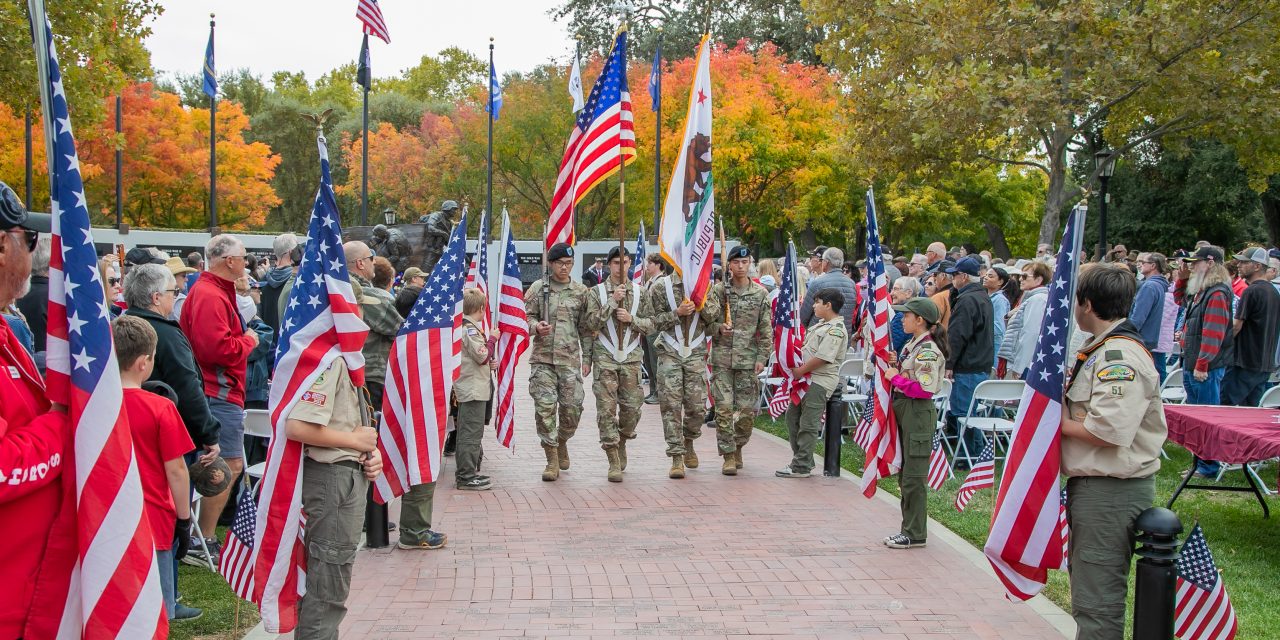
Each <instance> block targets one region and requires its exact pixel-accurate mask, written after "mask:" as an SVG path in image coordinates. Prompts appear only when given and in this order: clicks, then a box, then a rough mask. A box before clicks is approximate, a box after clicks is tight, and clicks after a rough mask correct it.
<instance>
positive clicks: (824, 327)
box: [800, 314, 849, 394]
mask: <svg viewBox="0 0 1280 640" xmlns="http://www.w3.org/2000/svg"><path fill="white" fill-rule="evenodd" d="M846 331H847V330H846V329H845V327H844V318H843V317H841V316H840V315H839V314H836V316H835V317H834V318H832V319H830V320H822V321H819V322H818V323H817V324H815V325H813V326H812V327H809V332H808V333H806V334H805V336H804V347H803V348H801V350H800V353H801V355H802V356H803V357H804V361H805V362H808V361H809V359H810V358H821V359H822V360H823V362H825V364H823V365H822V366H819V367H818V368H817V369H815V370H814V371H813V373H811V374H809V384H811V385H819V386H821V387H822V388H823V389H824V390H825V391H826V393H828V394H830V393H832V392H834V391H835V390H836V389H837V388H839V386H840V363H841V362H844V354H845V351H847V350H848V349H849V334H848V333H846Z"/></svg>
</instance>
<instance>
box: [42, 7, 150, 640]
mask: <svg viewBox="0 0 1280 640" xmlns="http://www.w3.org/2000/svg"><path fill="white" fill-rule="evenodd" d="M31 21H32V35H33V39H34V45H35V50H36V57H37V58H39V59H40V60H41V62H43V63H44V64H42V65H41V66H45V65H47V69H41V72H42V73H41V74H40V83H41V87H40V93H41V97H42V101H41V102H42V104H43V107H44V122H45V128H44V130H45V132H46V134H45V136H46V140H47V141H48V145H49V146H48V148H49V151H50V154H49V158H50V160H49V193H50V194H51V197H50V200H51V202H50V210H51V211H52V212H53V245H52V246H53V249H52V251H51V255H50V258H49V321H48V331H49V339H48V367H49V368H48V374H47V376H46V381H47V391H48V396H49V400H50V401H51V402H55V403H58V404H63V405H66V407H67V416H68V417H69V418H70V421H71V425H72V429H73V430H74V436H73V443H72V446H71V447H68V448H67V449H66V450H65V451H64V453H63V458H62V476H61V482H62V491H63V499H64V500H65V501H66V504H67V505H68V508H67V510H65V511H63V513H62V514H61V515H59V517H58V521H59V523H61V524H65V525H67V526H68V527H69V530H64V529H58V530H56V535H57V536H59V537H70V538H71V541H67V544H68V546H71V547H75V548H78V551H79V554H78V556H77V557H76V558H75V566H74V567H71V566H68V567H65V568H66V569H67V570H68V571H67V572H66V573H65V574H64V573H62V572H58V573H57V575H64V576H66V577H68V578H69V582H60V583H59V584H56V585H54V584H51V585H49V588H50V589H51V591H50V592H49V593H48V594H47V595H51V596H52V595H54V594H55V593H56V594H57V595H58V596H59V597H58V599H56V600H55V599H50V600H49V601H48V603H47V604H52V603H54V602H59V601H60V602H61V603H62V606H63V613H62V617H61V622H60V625H61V628H59V629H58V630H57V637H60V638H61V637H81V635H83V636H84V637H89V638H106V637H110V638H116V637H122V638H151V637H154V638H164V637H165V636H166V635H168V631H169V623H168V620H167V619H166V618H165V612H164V601H163V598H162V596H161V593H160V574H159V573H157V567H156V566H155V562H154V560H155V539H154V538H153V537H152V532H151V527H150V526H149V524H148V522H147V519H146V517H144V510H145V505H144V504H143V498H142V481H141V479H140V478H139V476H138V465H137V463H136V462H135V460H134V456H133V437H132V435H131V433H130V431H129V419H128V416H127V414H126V413H125V412H124V407H123V400H124V392H123V390H122V389H121V386H120V369H119V366H118V365H117V361H116V353H115V348H114V346H113V343H112V340H111V321H110V316H109V315H108V313H107V304H108V301H107V300H106V296H105V294H104V293H103V290H102V279H101V277H100V276H99V274H98V256H97V254H96V252H95V251H94V245H93V234H92V231H91V230H90V227H89V207H88V203H87V202H86V200H85V194H84V183H83V177H82V176H81V175H80V157H79V155H78V154H77V153H76V141H75V137H74V136H73V134H72V132H71V117H70V115H69V114H68V112H67V96H66V93H65V92H64V91H63V86H62V72H61V70H60V69H59V67H58V56H57V53H56V52H55V51H54V47H53V28H52V26H51V25H50V24H49V22H48V20H47V18H46V17H45V16H44V15H39V14H38V12H37V14H36V15H32V16H31ZM50 137H51V138H52V139H51V140H50V139H49V138H50ZM73 500H74V502H72V501H73ZM71 505H74V515H73V514H72V513H71V511H72V507H71ZM159 533H160V534H161V535H169V532H168V531H161V532H159ZM99 534H102V535H99ZM77 540H78V542H75V541H77ZM164 570H166V571H167V570H169V568H167V567H166V568H164ZM60 579H61V578H60ZM46 634H47V635H46ZM53 635H54V632H53V631H52V630H42V631H39V632H37V631H36V630H32V629H28V637H38V636H46V637H52V636H53Z"/></svg>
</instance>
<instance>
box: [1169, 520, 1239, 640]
mask: <svg viewBox="0 0 1280 640" xmlns="http://www.w3.org/2000/svg"><path fill="white" fill-rule="evenodd" d="M1177 568H1178V592H1177V595H1176V596H1174V607H1173V608H1174V632H1173V633H1174V635H1176V636H1177V637H1179V638H1182V640H1231V638H1234V637H1236V627H1237V623H1236V610H1235V607H1233V606H1231V599H1230V598H1228V597H1227V588H1226V586H1225V585H1224V584H1223V581H1222V576H1221V575H1220V574H1219V573H1218V567H1217V565H1215V564H1214V562H1213V554H1212V553H1210V552H1209V543H1208V542H1206V541H1205V538H1204V529H1201V528H1200V523H1198V522H1197V523H1196V526H1195V527H1194V528H1192V529H1191V535H1188V536H1187V541H1186V542H1185V543H1183V545H1182V553H1181V556H1180V557H1179V558H1178V564H1177Z"/></svg>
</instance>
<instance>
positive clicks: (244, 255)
mask: <svg viewBox="0 0 1280 640" xmlns="http://www.w3.org/2000/svg"><path fill="white" fill-rule="evenodd" d="M248 255H249V254H247V253H242V254H240V255H238V256H222V259H223V260H230V259H232V258H239V259H241V260H244V259H245V257H247V256H248Z"/></svg>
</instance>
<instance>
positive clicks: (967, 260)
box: [945, 256, 982, 276]
mask: <svg viewBox="0 0 1280 640" xmlns="http://www.w3.org/2000/svg"><path fill="white" fill-rule="evenodd" d="M981 268H982V264H981V263H979V262H978V261H977V260H976V259H974V258H972V257H970V256H965V257H963V258H960V261H959V262H957V263H956V264H955V266H952V267H949V268H947V270H946V272H945V273H947V274H948V275H954V274H957V273H963V274H966V275H970V276H976V275H978V271H979V270H980V269H981Z"/></svg>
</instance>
